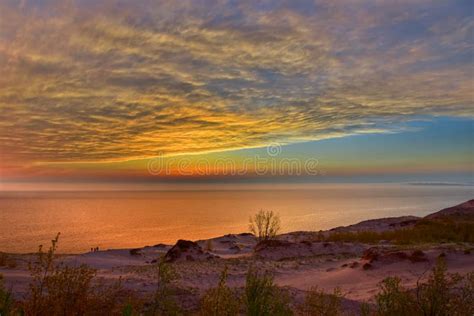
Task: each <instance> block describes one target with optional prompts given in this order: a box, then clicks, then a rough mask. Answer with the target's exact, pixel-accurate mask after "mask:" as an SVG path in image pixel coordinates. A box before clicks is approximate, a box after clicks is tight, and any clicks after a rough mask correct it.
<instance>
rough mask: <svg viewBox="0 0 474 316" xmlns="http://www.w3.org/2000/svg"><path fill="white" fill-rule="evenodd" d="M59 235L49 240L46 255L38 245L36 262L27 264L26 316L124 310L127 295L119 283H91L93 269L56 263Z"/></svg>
mask: <svg viewBox="0 0 474 316" xmlns="http://www.w3.org/2000/svg"><path fill="white" fill-rule="evenodd" d="M58 241H59V234H58V235H57V236H56V238H55V239H53V240H52V241H51V246H50V248H49V249H48V251H47V252H44V251H43V247H42V246H40V247H39V250H38V253H37V254H36V260H35V261H33V262H30V263H29V265H28V268H29V270H30V274H31V282H30V284H29V289H28V293H27V296H26V300H25V301H23V302H22V306H23V310H24V313H25V314H26V315H48V316H49V315H50V316H55V315H104V314H111V313H112V314H113V313H118V312H119V311H121V310H122V309H123V305H124V303H125V301H126V300H127V299H128V298H129V297H130V293H129V292H128V291H125V290H124V289H123V288H122V286H121V282H120V280H119V281H118V282H116V283H115V284H112V285H110V286H104V285H100V284H93V279H94V278H95V276H96V270H94V269H92V268H90V267H88V266H86V265H81V266H78V267H71V266H66V265H63V264H57V263H56V262H55V259H56V250H57V245H58Z"/></svg>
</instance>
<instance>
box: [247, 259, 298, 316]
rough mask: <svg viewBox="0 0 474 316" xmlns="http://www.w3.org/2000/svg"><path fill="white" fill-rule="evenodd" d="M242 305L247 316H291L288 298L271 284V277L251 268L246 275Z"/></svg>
mask: <svg viewBox="0 0 474 316" xmlns="http://www.w3.org/2000/svg"><path fill="white" fill-rule="evenodd" d="M244 303H245V309H246V315H249V316H267V315H268V316H280V315H281V316H283V315H293V312H292V311H291V309H290V306H289V297H288V296H287V295H286V294H285V293H284V292H283V291H282V290H280V289H279V288H278V287H277V286H276V285H275V284H274V283H273V277H272V276H271V275H270V274H269V273H268V272H266V273H259V272H257V271H256V270H255V269H254V268H253V267H250V268H249V270H248V273H247V278H246V282H245V294H244Z"/></svg>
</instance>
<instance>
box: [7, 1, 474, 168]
mask: <svg viewBox="0 0 474 316" xmlns="http://www.w3.org/2000/svg"><path fill="white" fill-rule="evenodd" d="M64 3H65V2H64V1H57V2H54V1H22V2H21V3H20V2H19V1H13V0H12V1H6V0H1V1H0V73H1V75H0V110H1V111H0V152H1V155H2V161H3V163H4V165H9V164H12V163H13V162H18V161H25V162H86V161H95V162H98V161H123V160H130V159H138V158H146V157H153V156H156V155H158V154H160V153H163V154H167V155H173V154H179V153H195V152H203V151H214V150H227V149H236V148H244V147H257V146H263V145H266V144H268V143H270V142H274V141H278V142H283V143H285V142H297V141H302V140H311V139H322V138H330V137H334V136H341V135H346V134H353V133H364V132H371V131H383V130H386V129H389V128H390V126H391V125H392V124H393V126H396V124H397V123H398V122H401V121H404V120H406V119H409V118H411V117H413V116H415V115H443V116H472V114H473V111H472V103H473V102H472V101H473V97H474V94H473V77H472V73H473V68H472V52H473V50H472V48H473V41H472V30H473V24H474V22H473V21H474V20H473V19H472V15H471V14H472V7H471V4H469V2H461V1H459V2H457V1H440V2H435V3H433V2H432V1H412V0H410V1H393V2H392V1H380V2H379V1H367V2H363V1H334V0H327V1H315V2H310V1H262V2H257V1H248V2H247V1H191V0H189V1H174V0H173V1H172V0H170V1H86V0H83V1H76V2H67V4H64ZM470 8H471V9H470Z"/></svg>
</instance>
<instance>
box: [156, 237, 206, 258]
mask: <svg viewBox="0 0 474 316" xmlns="http://www.w3.org/2000/svg"><path fill="white" fill-rule="evenodd" d="M202 253H203V251H202V249H201V247H200V246H199V245H198V244H197V243H195V242H194V241H190V240H182V239H180V240H178V242H177V243H176V245H174V246H173V247H172V248H171V249H170V250H168V252H167V253H166V255H165V260H166V261H168V262H173V261H176V260H178V259H180V258H186V260H194V259H195V258H194V257H193V255H200V254H202ZM190 258H192V259H190Z"/></svg>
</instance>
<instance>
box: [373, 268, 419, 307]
mask: <svg viewBox="0 0 474 316" xmlns="http://www.w3.org/2000/svg"><path fill="white" fill-rule="evenodd" d="M400 282H401V280H400V278H398V277H388V278H386V279H384V280H383V281H382V282H381V283H380V284H379V288H380V292H379V293H378V294H377V295H376V296H375V301H376V305H377V314H378V315H385V316H398V315H405V314H406V315H411V314H413V313H414V310H415V302H414V300H413V297H412V295H410V293H409V292H408V291H407V290H406V289H404V288H403V287H402V286H401V285H400Z"/></svg>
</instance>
